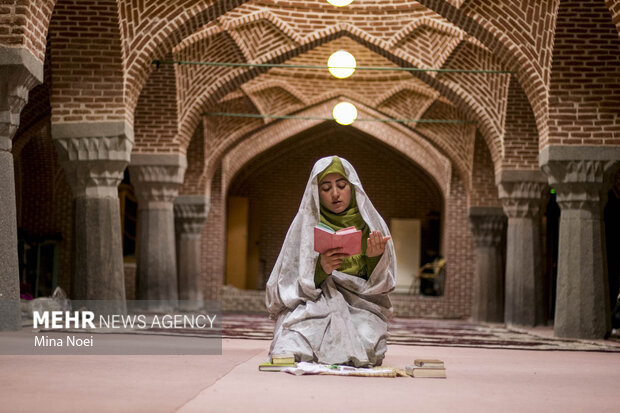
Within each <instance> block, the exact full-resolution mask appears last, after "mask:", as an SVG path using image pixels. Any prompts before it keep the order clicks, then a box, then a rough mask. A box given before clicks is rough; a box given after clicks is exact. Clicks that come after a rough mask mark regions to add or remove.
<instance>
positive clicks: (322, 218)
mask: <svg viewBox="0 0 620 413" xmlns="http://www.w3.org/2000/svg"><path fill="white" fill-rule="evenodd" d="M319 222H321V223H323V224H325V225H327V226H329V227H331V228H332V229H333V230H335V231H336V230H339V229H342V228H347V227H351V226H355V228H356V229H358V230H361V231H362V245H361V254H359V255H354V256H346V255H344V254H342V250H341V249H332V250H328V251H326V252H324V253H323V254H318V253H317V252H315V251H314V247H313V243H314V227H315V226H316V225H317V224H318V223H319ZM383 234H385V236H384V235H383ZM389 240H390V236H389V230H388V227H387V225H386V224H385V222H384V221H383V219H382V218H381V216H380V215H379V213H378V212H377V210H376V209H375V208H374V206H373V205H372V203H371V202H370V199H368V196H367V195H366V193H365V192H364V189H363V188H362V185H361V183H360V181H359V178H358V176H357V173H356V172H355V169H353V166H351V164H350V163H349V162H348V161H346V160H345V159H342V158H338V157H336V156H334V157H327V158H322V159H320V160H318V161H317V162H316V163H315V165H314V168H313V169H312V173H311V174H310V179H309V180H308V183H307V185H306V189H305V192H304V195H303V198H302V201H301V205H300V207H299V211H298V212H297V215H296V216H295V219H294V220H293V222H292V224H291V226H290V228H289V230H288V233H287V234H286V238H285V240H284V244H283V246H282V250H281V251H280V255H279V256H278V260H277V261H276V264H275V266H274V269H273V271H272V273H271V276H270V277H269V281H268V282H267V308H268V310H269V313H270V315H271V317H272V318H274V319H276V320H277V322H276V326H275V331H274V338H273V342H272V343H271V349H270V354H272V355H274V354H280V353H294V354H295V359H296V360H297V361H314V362H318V363H324V364H351V365H354V366H356V367H361V366H378V365H381V363H382V361H383V358H384V356H385V352H386V349H387V347H386V338H387V334H388V333H387V323H388V320H389V318H390V317H391V315H392V308H391V304H390V300H389V298H388V293H389V292H391V291H392V290H393V289H394V286H395V284H396V259H395V257H394V246H393V243H392V242H388V241H389Z"/></svg>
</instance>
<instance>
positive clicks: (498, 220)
mask: <svg viewBox="0 0 620 413" xmlns="http://www.w3.org/2000/svg"><path fill="white" fill-rule="evenodd" d="M469 222H470V224H471V230H472V233H473V236H474V243H475V244H476V247H495V246H497V245H499V243H500V242H501V240H502V235H503V233H504V230H505V229H506V215H504V210H503V209H502V208H501V207H470V208H469Z"/></svg>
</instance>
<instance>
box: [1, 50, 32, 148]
mask: <svg viewBox="0 0 620 413" xmlns="http://www.w3.org/2000/svg"><path fill="white" fill-rule="evenodd" d="M42 81H43V62H40V61H38V60H37V59H36V58H35V57H34V56H33V55H32V54H31V53H30V52H29V51H28V50H26V49H23V48H9V47H4V46H0V151H6V152H8V151H10V150H11V139H13V136H14V135H15V132H17V128H18V127H19V116H20V113H21V111H22V109H23V108H24V106H26V103H28V92H30V90H31V89H32V88H34V87H35V86H37V85H38V84H40V83H41V82H42Z"/></svg>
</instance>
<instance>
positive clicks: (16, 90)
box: [0, 46, 43, 331]
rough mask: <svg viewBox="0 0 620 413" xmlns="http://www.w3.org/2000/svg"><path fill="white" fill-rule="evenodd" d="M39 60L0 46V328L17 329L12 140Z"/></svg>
mask: <svg viewBox="0 0 620 413" xmlns="http://www.w3.org/2000/svg"><path fill="white" fill-rule="evenodd" d="M42 80H43V63H42V62H39V61H38V60H36V59H35V58H34V57H33V56H32V54H30V52H28V51H26V50H25V49H21V48H7V47H3V46H0V233H1V234H2V235H0V331H5V330H20V329H21V310H20V301H19V261H18V257H17V213H16V209H15V176H14V169H13V154H12V153H11V148H12V139H13V136H14V135H15V132H17V128H18V127H19V117H20V114H21V111H22V109H23V108H24V106H26V103H27V102H28V92H30V90H31V89H32V88H33V87H35V86H36V85H37V84H39V83H41V81H42Z"/></svg>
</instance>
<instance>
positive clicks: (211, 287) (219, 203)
mask: <svg viewBox="0 0 620 413" xmlns="http://www.w3.org/2000/svg"><path fill="white" fill-rule="evenodd" d="M221 182H222V171H221V168H220V169H218V170H217V171H216V173H215V176H214V177H213V181H212V187H211V207H210V209H209V215H208V216H207V221H206V223H205V226H204V227H203V229H202V241H201V251H202V253H201V260H202V265H201V268H202V269H203V270H202V271H203V272H202V280H201V281H202V283H203V286H204V296H205V299H208V300H216V299H219V298H220V290H221V287H222V285H223V284H224V271H225V268H226V267H225V265H226V263H225V262H224V261H225V256H226V255H225V254H226V234H225V231H226V200H225V199H224V196H225V195H224V194H222V185H221Z"/></svg>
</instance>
